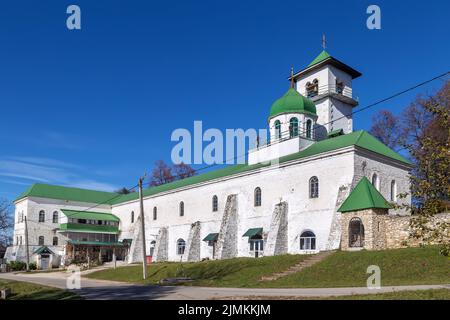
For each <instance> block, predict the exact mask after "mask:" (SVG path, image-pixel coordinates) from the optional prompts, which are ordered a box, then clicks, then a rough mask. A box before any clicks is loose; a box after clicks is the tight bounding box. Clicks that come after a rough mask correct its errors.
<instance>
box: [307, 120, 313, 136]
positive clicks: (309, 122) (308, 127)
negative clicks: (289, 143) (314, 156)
mask: <svg viewBox="0 0 450 320" xmlns="http://www.w3.org/2000/svg"><path fill="white" fill-rule="evenodd" d="M306 137H307V138H309V139H311V138H312V121H311V119H308V120H307V121H306Z"/></svg>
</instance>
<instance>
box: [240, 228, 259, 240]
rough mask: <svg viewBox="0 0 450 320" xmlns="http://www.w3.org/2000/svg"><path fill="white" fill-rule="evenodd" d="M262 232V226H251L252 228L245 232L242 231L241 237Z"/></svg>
mask: <svg viewBox="0 0 450 320" xmlns="http://www.w3.org/2000/svg"><path fill="white" fill-rule="evenodd" d="M262 232H263V228H252V229H248V230H247V232H246V233H244V234H243V235H242V236H243V237H249V238H251V237H254V236H260V235H262Z"/></svg>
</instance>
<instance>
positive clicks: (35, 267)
mask: <svg viewBox="0 0 450 320" xmlns="http://www.w3.org/2000/svg"><path fill="white" fill-rule="evenodd" d="M28 266H29V268H30V270H36V269H37V265H36V262H31V263H30V264H29V265H28Z"/></svg>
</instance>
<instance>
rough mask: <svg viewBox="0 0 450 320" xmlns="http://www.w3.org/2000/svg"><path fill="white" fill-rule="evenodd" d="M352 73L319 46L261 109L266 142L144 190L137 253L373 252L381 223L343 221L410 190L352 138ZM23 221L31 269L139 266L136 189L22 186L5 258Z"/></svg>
mask: <svg viewBox="0 0 450 320" xmlns="http://www.w3.org/2000/svg"><path fill="white" fill-rule="evenodd" d="M359 76H361V74H360V73H359V72H358V71H356V70H354V69H353V68H351V67H349V66H348V65H346V64H344V63H343V62H341V61H339V60H337V59H335V58H334V57H332V56H330V55H329V54H328V53H327V52H326V51H323V52H322V53H320V55H319V56H317V57H316V59H314V60H313V61H312V62H311V63H310V64H309V65H308V66H307V67H306V68H304V69H303V70H301V71H299V72H296V73H291V77H290V79H289V80H290V83H291V84H290V88H289V89H288V91H287V92H286V93H285V94H284V95H283V96H282V97H281V98H279V99H278V100H276V101H275V102H274V103H273V105H272V107H271V108H270V110H268V126H269V129H270V141H269V142H268V143H265V144H263V145H262V144H261V145H259V146H257V148H255V149H253V150H250V151H249V154H248V161H247V163H246V164H238V165H233V166H228V167H225V168H222V169H219V170H215V171H209V172H206V173H204V174H199V175H195V176H193V177H190V178H185V179H183V180H178V181H175V182H172V183H167V184H164V185H161V186H158V187H151V188H148V189H145V190H144V213H145V232H146V234H145V237H146V242H147V244H146V247H147V252H146V253H145V254H146V256H147V257H152V258H151V259H152V260H153V261H180V260H181V261H200V260H202V259H224V258H232V257H260V256H270V255H277V254H299V253H300V254H301V253H314V252H319V251H323V250H334V249H339V248H343V247H345V248H368V249H370V248H375V246H373V247H369V246H372V244H370V243H371V241H372V240H369V239H372V238H375V235H374V232H378V233H379V234H382V233H383V232H384V231H383V224H380V223H381V222H378V225H377V227H375V226H374V224H373V223H372V221H375V220H373V219H372V220H370V221H369V220H367V221H368V222H365V221H366V220H364V219H366V218H364V217H363V218H358V217H356V216H355V217H354V219H353V218H352V219H347V218H345V219H344V218H343V216H344V215H347V216H346V217H350V216H351V215H353V213H352V212H358V210H368V209H373V210H375V211H373V212H376V214H380V215H387V216H391V217H392V216H398V215H402V214H403V212H401V211H399V210H394V209H390V208H391V205H390V204H389V203H395V202H399V201H400V200H399V199H398V196H397V195H398V194H400V193H405V192H409V186H410V185H409V175H408V172H409V170H410V169H411V164H410V162H409V161H408V160H406V159H405V158H403V157H402V156H401V155H399V154H397V153H396V152H394V151H393V150H391V149H390V148H388V147H387V146H386V145H384V144H383V143H381V142H380V141H379V140H377V139H376V138H374V137H373V136H371V135H370V134H369V133H367V132H365V131H353V119H352V108H354V107H355V106H357V105H358V101H357V99H355V98H354V96H353V92H352V82H353V80H354V79H356V78H358V77H359ZM364 177H365V178H364ZM366 178H367V179H368V180H367V179H366ZM367 181H370V183H369V185H367ZM372 185H373V186H372ZM357 186H358V187H357ZM352 190H353V191H354V192H353V191H352ZM355 193H356V194H355ZM350 196H351V197H350ZM347 198H348V201H346V204H345V205H343V202H344V201H345V200H346V199H347ZM405 201H410V199H408V198H407V199H402V202H403V203H404V202H405ZM341 206H342V207H345V208H341ZM377 210H378V211H377ZM374 214H375V213H374ZM25 218H26V220H27V225H28V243H29V255H30V256H31V259H32V261H36V262H37V263H38V266H40V267H41V268H45V267H48V266H50V265H54V266H56V265H59V264H67V262H68V261H73V260H77V259H79V260H82V259H85V258H86V257H87V256H89V257H90V259H96V258H99V259H101V260H102V261H108V260H111V259H112V256H113V255H115V256H117V257H118V258H119V259H124V260H126V261H127V262H129V263H131V262H137V261H142V257H143V254H142V246H141V240H142V234H141V229H140V219H139V199H138V194H137V193H130V194H127V195H120V194H116V193H110V192H100V191H93V190H84V189H78V188H70V187H63V186H53V185H45V184H34V185H32V186H30V187H29V189H27V190H25V191H24V193H23V194H21V195H20V196H18V198H17V199H16V200H15V228H14V245H13V246H11V247H9V248H8V249H7V253H6V258H7V259H8V260H22V261H24V259H25V257H26V251H25V250H26V249H25V228H24V226H25ZM355 219H356V220H355ZM358 219H359V220H358ZM374 219H375V218H374ZM343 221H350V222H348V224H347V222H346V224H345V225H343ZM377 221H381V220H377ZM375 229H377V230H375ZM374 230H375V231H374ZM372 233H373V234H372ZM343 235H345V237H346V238H345V245H344V246H343V245H342V243H343V241H344V240H343V239H344V238H343Z"/></svg>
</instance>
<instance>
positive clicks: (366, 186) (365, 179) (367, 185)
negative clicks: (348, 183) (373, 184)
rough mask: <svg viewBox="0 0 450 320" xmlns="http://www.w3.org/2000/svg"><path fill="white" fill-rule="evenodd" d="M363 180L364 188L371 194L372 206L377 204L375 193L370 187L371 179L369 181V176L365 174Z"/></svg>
mask: <svg viewBox="0 0 450 320" xmlns="http://www.w3.org/2000/svg"><path fill="white" fill-rule="evenodd" d="M362 180H364V182H363V183H364V188H365V189H366V192H367V194H368V195H369V202H370V204H371V205H372V206H375V201H374V199H373V194H372V190H371V189H370V186H369V183H370V181H369V179H367V177H366V176H364V177H363V178H362Z"/></svg>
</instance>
